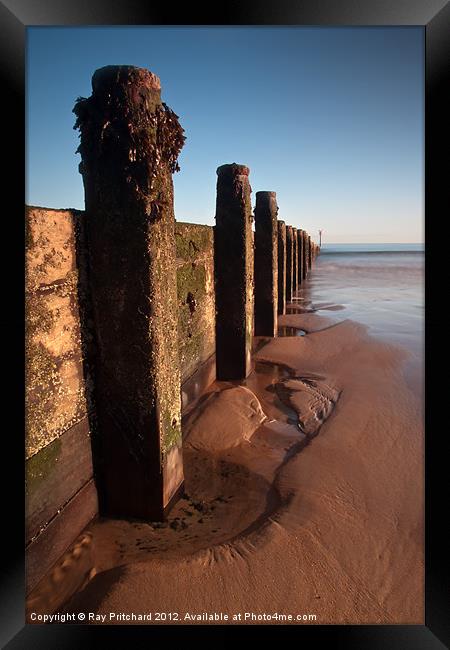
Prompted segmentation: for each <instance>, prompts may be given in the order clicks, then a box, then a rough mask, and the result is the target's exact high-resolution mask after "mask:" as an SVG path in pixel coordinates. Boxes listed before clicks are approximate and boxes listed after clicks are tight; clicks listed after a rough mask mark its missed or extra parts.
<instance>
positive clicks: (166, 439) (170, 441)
mask: <svg viewBox="0 0 450 650" xmlns="http://www.w3.org/2000/svg"><path fill="white" fill-rule="evenodd" d="M163 431H164V434H163V440H162V445H161V452H162V455H163V456H164V455H165V454H167V452H168V451H169V449H171V448H172V447H173V446H174V445H176V444H178V443H179V442H180V441H181V423H180V422H179V421H178V419H177V421H176V422H175V424H174V423H173V420H172V416H171V414H170V413H166V414H165V416H164V418H163Z"/></svg>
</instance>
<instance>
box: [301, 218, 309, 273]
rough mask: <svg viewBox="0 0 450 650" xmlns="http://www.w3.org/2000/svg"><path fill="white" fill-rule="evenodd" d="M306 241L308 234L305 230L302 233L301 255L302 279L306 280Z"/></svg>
mask: <svg viewBox="0 0 450 650" xmlns="http://www.w3.org/2000/svg"><path fill="white" fill-rule="evenodd" d="M307 240H308V234H307V232H306V231H305V230H303V231H302V243H303V254H302V258H303V259H302V262H303V264H302V279H303V280H306V274H307V273H308V249H307Z"/></svg>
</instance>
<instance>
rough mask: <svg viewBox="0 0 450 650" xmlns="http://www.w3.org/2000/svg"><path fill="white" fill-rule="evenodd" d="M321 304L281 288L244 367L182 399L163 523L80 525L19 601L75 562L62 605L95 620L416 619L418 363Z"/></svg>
mask: <svg viewBox="0 0 450 650" xmlns="http://www.w3.org/2000/svg"><path fill="white" fill-rule="evenodd" d="M330 307H331V309H330ZM335 307H336V308H335V309H333V305H328V310H327V305H323V306H321V309H320V314H317V313H315V312H313V311H312V310H311V305H310V304H309V303H308V302H307V301H305V300H303V301H297V302H294V304H293V305H292V308H291V309H290V311H291V313H289V314H288V315H286V316H283V317H281V318H280V327H281V328H285V329H284V330H281V331H284V332H285V333H286V332H288V333H289V334H290V336H283V337H280V338H276V339H258V340H256V341H255V343H256V349H257V352H256V353H255V370H254V372H253V373H252V374H251V375H250V376H249V378H248V379H247V380H246V381H245V382H240V383H238V382H234V383H230V382H216V383H215V384H213V385H212V386H211V387H210V389H209V390H208V393H207V394H206V395H205V396H203V397H202V398H200V400H199V403H198V404H197V405H196V406H195V408H193V409H191V410H190V412H189V413H188V414H187V416H186V417H185V422H184V431H185V432H186V436H185V441H184V464H185V474H186V494H185V496H184V497H183V498H182V499H181V500H180V501H179V502H178V504H177V505H176V506H175V507H174V509H173V510H172V512H171V514H170V516H169V520H168V522H167V523H164V524H147V523H143V522H129V521H107V520H104V521H98V522H96V523H94V524H93V525H91V526H90V527H89V528H88V530H87V531H86V533H85V535H84V537H83V538H80V540H79V542H78V546H77V545H75V548H76V549H78V551H77V554H76V557H75V556H74V555H73V549H71V550H70V551H69V553H68V554H66V556H65V558H62V560H61V562H60V563H59V566H58V567H56V569H55V572H54V574H55V575H53V576H49V577H48V578H47V579H46V580H45V581H43V583H42V584H41V585H40V586H39V589H38V590H36V591H35V593H34V594H33V598H32V600H30V602H29V603H28V608H29V610H32V609H35V610H36V609H37V610H41V611H49V610H51V609H52V607H53V610H54V608H55V603H56V600H57V598H56V593H57V591H58V584H60V585H61V587H60V590H61V588H62V585H63V584H69V583H70V580H71V578H70V576H78V578H77V580H78V582H79V584H80V587H79V591H78V593H77V594H76V595H75V596H74V597H73V598H72V599H71V600H70V601H69V602H68V603H66V604H65V606H64V607H63V608H60V609H61V611H66V612H86V613H87V612H92V613H95V614H97V615H106V619H105V620H104V622H106V623H111V622H112V623H114V622H117V623H126V622H127V621H121V620H112V621H111V620H109V614H110V612H120V613H134V614H148V613H150V612H151V613H153V618H152V620H151V621H149V620H148V619H147V620H144V621H143V623H146V624H148V623H149V622H151V623H162V624H164V623H170V624H173V623H182V624H189V623H195V622H201V623H208V622H211V623H217V622H220V623H223V622H224V621H223V620H215V621H214V620H205V617H204V616H202V615H203V614H204V613H210V614H214V613H218V614H222V616H223V615H224V614H227V615H228V616H229V619H228V621H227V622H228V623H252V622H254V623H261V622H262V623H264V622H270V623H277V622H282V623H283V624H284V623H286V622H287V621H277V620H274V619H272V620H268V621H264V620H253V621H252V620H251V619H247V620H244V613H245V612H247V613H254V614H255V615H260V616H261V615H266V616H267V615H269V614H273V613H275V612H277V613H278V614H291V615H293V617H294V620H293V622H294V623H296V622H297V621H296V620H295V618H296V617H297V615H309V614H313V615H315V616H316V619H314V620H310V621H307V620H301V621H300V622H301V623H302V624H305V623H308V624H311V623H313V624H314V623H316V624H325V623H345V624H352V623H367V624H369V623H402V624H423V622H424V593H423V580H424V567H423V508H424V499H423V485H424V476H423V414H422V398H421V391H420V386H421V374H420V373H421V368H420V363H419V360H418V359H417V358H416V357H415V356H414V355H413V354H412V353H411V352H410V351H409V350H408V349H407V348H402V347H400V346H394V345H391V344H389V343H387V342H385V341H382V340H379V339H375V338H372V337H371V336H370V335H369V334H368V332H367V327H365V326H364V325H361V324H358V323H356V322H353V321H351V320H349V319H344V320H339V318H338V315H339V306H338V305H336V306H335ZM297 330H298V331H297ZM296 334H300V335H296ZM64 562H65V569H64V570H62V569H61V566H62V565H63V564H64ZM77 567H78V568H77ZM80 567H82V570H81V568H80ZM80 571H81V573H82V574H83V580H81V581H80ZM64 574H65V577H64ZM73 580H75V578H73V579H72V582H73ZM58 581H59V582H58ZM83 583H84V588H83ZM59 597H60V596H59ZM155 612H165V613H166V614H168V613H169V612H170V613H177V616H176V617H174V616H171V617H170V618H166V620H162V621H160V620H155V616H154V613H155ZM187 613H188V614H191V615H195V614H196V615H199V616H200V618H198V619H193V618H189V619H186V618H185V616H186V614H187ZM239 613H240V614H241V617H242V618H241V619H240V620H239V619H238V620H233V619H232V617H233V615H236V614H239ZM86 622H89V621H86ZM93 622H94V623H95V622H98V623H101V622H102V621H101V619H99V620H97V621H93ZM130 622H132V623H134V622H135V621H130ZM138 622H139V621H138Z"/></svg>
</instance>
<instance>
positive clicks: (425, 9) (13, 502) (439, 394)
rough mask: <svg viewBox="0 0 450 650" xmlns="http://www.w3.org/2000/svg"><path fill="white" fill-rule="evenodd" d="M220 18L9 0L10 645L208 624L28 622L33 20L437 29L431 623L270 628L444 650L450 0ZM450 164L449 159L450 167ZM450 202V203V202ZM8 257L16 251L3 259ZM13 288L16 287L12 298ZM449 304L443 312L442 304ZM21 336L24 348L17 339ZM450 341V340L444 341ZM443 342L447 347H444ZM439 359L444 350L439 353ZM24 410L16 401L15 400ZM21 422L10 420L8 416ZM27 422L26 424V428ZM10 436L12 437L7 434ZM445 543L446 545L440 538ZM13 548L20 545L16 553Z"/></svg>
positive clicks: (371, 644)
mask: <svg viewBox="0 0 450 650" xmlns="http://www.w3.org/2000/svg"><path fill="white" fill-rule="evenodd" d="M214 9H215V13H214V14H213V13H212V12H211V11H208V9H207V8H205V7H204V6H202V7H200V6H192V4H191V3H189V4H187V5H186V6H185V7H184V8H183V7H177V8H176V10H175V5H174V6H173V7H164V6H161V5H159V4H158V5H153V4H151V3H150V2H147V1H145V0H109V1H106V0H91V2H90V3H82V2H72V1H71V0H3V1H0V25H1V32H2V34H1V37H0V52H1V56H0V69H1V74H2V89H3V90H5V92H4V93H2V102H0V104H2V108H3V109H4V113H5V114H4V115H3V121H2V124H3V127H4V128H3V129H2V145H3V147H2V157H3V160H4V162H5V161H6V163H7V168H6V171H5V172H4V173H5V174H6V179H5V180H4V184H3V189H4V194H5V195H6V194H7V197H6V196H3V199H4V201H3V205H4V203H5V199H6V198H7V199H8V201H9V203H10V205H11V209H10V210H9V211H6V209H5V208H4V210H5V212H4V214H3V220H2V221H3V223H2V225H3V242H4V252H5V253H6V252H7V251H8V252H11V251H12V252H13V253H14V255H13V256H11V259H10V260H8V263H7V266H6V267H5V269H4V271H3V278H4V285H6V286H4V287H3V288H4V291H6V293H7V295H6V296H5V298H4V301H5V304H6V305H7V310H6V316H5V317H4V318H3V319H2V321H1V323H2V327H3V329H4V330H5V327H6V329H7V328H8V326H9V328H10V329H9V331H6V332H5V331H4V338H3V341H4V343H5V348H6V350H5V351H9V352H10V353H12V354H11V357H10V362H9V367H7V368H4V373H5V374H6V376H7V382H5V384H6V385H5V388H4V391H3V397H4V403H3V414H4V420H3V421H4V431H3V434H4V441H3V443H4V445H6V444H7V453H6V454H4V455H3V461H4V466H5V468H6V466H9V467H11V469H12V470H13V471H12V475H11V477H10V478H9V480H8V483H7V484H6V487H5V488H4V492H3V494H4V499H3V505H4V510H6V512H4V521H3V524H4V525H3V527H2V528H3V531H4V533H3V535H2V537H3V542H4V543H6V545H7V550H6V551H5V552H4V555H3V559H4V562H3V570H2V576H1V598H0V602H1V618H0V629H1V635H2V636H1V639H0V640H1V641H2V647H7V648H9V649H11V650H16V649H19V648H20V649H22V648H24V649H25V648H26V649H27V650H28V649H29V648H33V650H35V649H36V650H37V649H38V648H46V650H49V649H51V648H55V649H56V648H57V649H58V650H62V649H63V648H81V647H83V648H89V647H93V646H94V644H95V645H98V644H99V643H108V644H110V645H112V646H113V647H116V646H120V647H122V646H124V645H126V644H130V645H131V643H132V647H133V648H144V647H145V648H148V647H150V643H151V644H152V645H154V644H155V643H158V642H159V641H160V640H161V641H164V642H166V643H167V642H168V638H169V637H168V634H169V632H170V636H172V632H175V633H177V634H178V635H179V636H180V640H182V642H183V643H186V642H188V641H189V640H191V639H193V638H194V636H195V635H198V634H199V627H197V626H179V627H172V628H170V629H169V628H168V627H166V626H164V627H154V626H149V627H147V626H142V627H133V626H114V627H113V628H111V627H106V626H105V627H100V626H83V625H69V624H67V625H42V626H40V625H25V591H24V590H25V573H24V552H23V541H24V469H23V466H24V463H23V452H24V447H23V434H22V431H23V424H22V423H23V422H24V420H23V419H21V417H20V414H21V412H22V408H23V406H22V405H23V395H24V380H23V367H24V366H23V361H24V352H23V323H24V306H23V286H24V283H23V275H24V234H23V216H22V215H23V206H24V183H23V177H24V169H25V146H24V145H25V130H24V123H25V104H24V98H25V92H24V88H25V60H26V28H27V27H30V26H33V25H49V26H50V25H73V26H75V25H80V26H83V25H135V24H138V25H194V26H195V25H231V26H234V25H316V26H319V25H327V26H340V25H341V26H350V25H354V26H358V25H359V26H374V25H385V26H387V25H391V26H401V25H419V26H422V27H423V28H424V29H425V43H426V46H425V51H426V62H425V70H426V74H425V84H426V90H425V101H426V107H425V108H426V110H425V116H426V117H425V132H426V138H425V185H426V187H425V214H426V221H425V234H426V285H425V287H426V357H425V358H426V377H427V381H426V389H425V398H426V418H425V419H426V462H425V476H426V495H425V496H426V583H425V594H426V621H425V625H423V626H420V625H414V626H403V625H387V626H385V625H380V626H372V625H362V626H353V625H349V626H344V625H342V626H335V625H327V626H322V625H314V626H295V627H294V626H290V627H289V628H287V627H282V628H280V629H274V627H275V628H276V626H274V627H270V628H269V627H265V628H264V634H265V635H270V634H271V633H273V632H275V634H277V638H278V639H280V637H279V635H280V634H284V633H285V632H286V631H287V630H288V631H289V634H290V635H291V634H292V635H293V636H294V637H295V641H296V642H314V643H317V642H322V643H327V642H330V643H332V644H333V645H334V646H335V647H336V648H352V647H355V648H358V649H362V648H364V650H367V649H369V648H383V649H385V648H392V649H394V648H395V649H403V648H404V649H406V648H407V649H408V650H413V649H415V648H417V649H419V648H420V649H421V650H423V649H428V648H429V649H434V648H436V649H438V648H443V647H445V645H444V644H446V643H447V644H448V643H449V640H450V623H449V620H450V619H449V616H448V611H449V608H448V593H449V589H448V584H446V583H445V581H444V575H445V572H444V570H443V567H444V566H445V561H446V556H447V555H448V551H447V550H446V548H445V546H446V544H445V541H446V539H447V538H446V536H445V531H444V530H441V528H442V529H443V527H444V526H445V525H446V509H445V503H446V502H445V501H444V498H443V493H444V487H445V483H446V475H447V472H446V471H445V470H446V468H444V462H445V461H446V459H447V456H446V454H445V447H444V445H445V444H446V437H447V435H448V434H447V432H446V430H444V428H442V427H440V426H439V424H438V417H439V412H440V411H441V410H442V406H443V405H444V409H445V403H446V401H445V394H444V392H443V391H444V386H442V385H441V384H440V382H438V381H436V382H433V384H432V383H431V382H430V376H431V363H432V359H433V356H434V355H433V345H434V346H436V345H437V344H438V341H439V340H445V339H444V337H445V333H446V332H445V331H443V332H442V333H441V332H440V329H441V328H442V329H443V326H442V325H441V323H443V317H442V306H440V305H438V303H437V302H435V304H436V309H433V301H436V298H435V296H436V295H437V293H438V292H437V291H436V287H437V285H438V283H439V281H440V280H441V279H442V278H444V277H445V275H444V272H443V271H444V262H445V257H446V254H445V250H442V249H443V246H445V240H444V241H440V240H439V237H438V236H437V224H438V223H439V217H440V216H441V215H443V216H446V214H445V208H447V212H448V197H447V188H448V185H449V181H448V171H447V169H446V167H445V164H444V161H445V160H446V159H448V151H449V138H448V130H446V126H447V125H446V118H447V116H448V114H449V106H448V100H447V99H446V91H447V90H448V85H446V75H445V73H446V71H447V69H448V67H449V61H450V54H449V50H450V38H449V35H450V4H449V2H448V1H446V0H378V1H377V0H276V1H273V0H272V1H271V2H261V1H258V0H251V1H247V2H245V1H242V2H241V3H238V2H236V1H233V2H231V1H229V2H228V3H227V4H225V3H224V4H220V5H218V6H216V7H215V8H214ZM447 166H448V163H447ZM446 199H447V200H446ZM2 258H3V259H2V261H4V259H5V255H3V256H2ZM8 291H9V292H10V293H9V295H8ZM439 307H440V311H439ZM12 342H14V345H12V344H11V343H12ZM444 345H445V343H444ZM435 349H436V348H435ZM438 358H439V357H438ZM13 405H14V406H13ZM8 414H9V415H10V416H11V415H12V418H9V419H10V420H11V421H12V422H13V424H10V425H8V426H6V421H7V420H6V415H8ZM19 423H20V425H19ZM5 438H6V440H5ZM441 540H444V544H443V545H441V544H440V541H441ZM8 547H9V548H8ZM252 627H253V626H239V629H238V630H237V629H236V626H214V627H209V628H202V630H201V632H202V633H203V634H204V635H205V636H206V635H208V636H209V634H210V633H213V634H214V643H215V644H218V645H220V644H222V645H225V644H229V643H230V641H231V638H230V635H233V636H234V635H235V633H236V632H238V634H239V635H240V637H241V638H242V635H244V637H245V636H246V635H248V634H253V631H252Z"/></svg>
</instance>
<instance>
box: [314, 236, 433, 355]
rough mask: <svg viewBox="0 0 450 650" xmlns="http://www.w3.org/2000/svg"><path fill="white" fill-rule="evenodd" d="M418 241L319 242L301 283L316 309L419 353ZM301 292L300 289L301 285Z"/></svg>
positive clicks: (421, 260) (421, 264)
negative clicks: (361, 325)
mask: <svg viewBox="0 0 450 650" xmlns="http://www.w3.org/2000/svg"><path fill="white" fill-rule="evenodd" d="M424 275H425V251H424V245H423V244H391V243H390V244H331V243H330V244H325V243H324V244H323V245H322V248H321V251H320V254H319V256H318V257H317V258H316V261H315V263H314V266H313V271H312V273H311V274H310V278H309V280H308V282H307V283H305V285H304V294H305V297H307V298H308V299H309V300H310V301H311V303H312V306H313V307H314V308H318V309H319V312H318V313H319V314H320V313H322V314H323V315H325V314H327V313H328V314H329V315H330V316H331V315H332V316H333V318H335V317H336V318H337V319H338V320H342V319H345V318H350V319H352V320H355V321H357V322H359V323H363V324H364V325H366V326H367V327H368V331H369V334H372V335H374V336H377V337H379V338H382V339H384V340H386V341H388V342H391V343H394V344H400V345H402V346H404V347H406V348H408V350H409V351H410V352H412V353H413V354H414V355H415V356H417V357H423V355H424V320H425V314H424V308H425V296H424ZM302 293H303V291H302Z"/></svg>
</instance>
